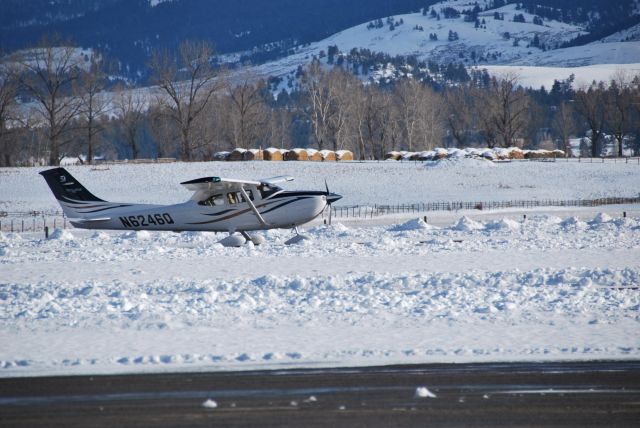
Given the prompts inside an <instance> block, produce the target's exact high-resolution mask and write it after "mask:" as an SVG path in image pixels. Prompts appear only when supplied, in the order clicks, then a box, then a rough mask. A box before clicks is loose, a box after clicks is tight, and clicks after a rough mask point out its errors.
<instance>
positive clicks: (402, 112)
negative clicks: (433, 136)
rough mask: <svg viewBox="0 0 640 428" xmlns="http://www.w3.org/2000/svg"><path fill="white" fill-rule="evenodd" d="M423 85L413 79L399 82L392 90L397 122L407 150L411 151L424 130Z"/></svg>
mask: <svg viewBox="0 0 640 428" xmlns="http://www.w3.org/2000/svg"><path fill="white" fill-rule="evenodd" d="M422 89H423V85H422V84H421V83H420V82H418V81H416V80H415V79H406V80H403V81H401V82H400V83H399V84H398V85H397V86H396V87H395V90H394V94H395V97H394V101H395V102H394V107H395V109H396V111H397V113H398V120H399V123H400V126H401V128H402V132H403V134H404V138H405V141H406V142H407V150H409V151H413V150H414V147H415V145H416V139H417V138H419V136H420V133H421V132H422V131H423V130H424V127H423V126H422V125H423V124H422V123H421V120H422V115H421V110H422V107H423V102H424V100H423V99H422Z"/></svg>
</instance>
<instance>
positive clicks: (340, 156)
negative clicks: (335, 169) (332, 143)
mask: <svg viewBox="0 0 640 428" xmlns="http://www.w3.org/2000/svg"><path fill="white" fill-rule="evenodd" d="M336 159H337V160H339V161H352V160H353V152H352V151H351V150H338V151H337V152H336Z"/></svg>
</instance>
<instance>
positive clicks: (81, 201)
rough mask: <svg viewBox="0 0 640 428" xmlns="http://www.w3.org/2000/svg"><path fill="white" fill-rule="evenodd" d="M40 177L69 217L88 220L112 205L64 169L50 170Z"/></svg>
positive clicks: (43, 172) (42, 173)
mask: <svg viewBox="0 0 640 428" xmlns="http://www.w3.org/2000/svg"><path fill="white" fill-rule="evenodd" d="M40 175H42V176H43V177H44V179H45V180H46V181H47V184H48V185H49V188H51V191H52V192H53V195H54V196H55V197H56V199H57V200H58V202H59V203H60V206H61V207H62V211H64V213H65V215H66V216H67V217H70V218H86V217H88V216H90V215H93V214H94V213H97V212H98V211H101V209H102V208H105V207H107V206H108V205H111V204H110V203H108V202H106V201H104V200H102V199H100V198H98V197H97V196H95V195H94V194H93V193H91V192H89V191H88V190H87V189H86V188H85V187H84V186H83V185H82V184H80V182H79V181H78V180H76V179H75V178H74V177H73V176H72V175H71V174H69V172H68V171H67V170H66V169H64V168H53V169H48V170H46V171H42V172H41V173H40Z"/></svg>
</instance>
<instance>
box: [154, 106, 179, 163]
mask: <svg viewBox="0 0 640 428" xmlns="http://www.w3.org/2000/svg"><path fill="white" fill-rule="evenodd" d="M148 111H149V118H150V120H151V134H152V135H153V138H154V140H155V142H156V153H157V154H158V157H159V158H165V157H172V156H175V153H176V152H177V146H176V142H177V141H178V140H179V138H180V137H179V135H178V130H177V129H176V126H175V123H173V122H171V121H168V120H166V116H165V115H164V114H163V113H162V111H161V110H160V109H159V106H157V105H151V106H150V107H149V110H148Z"/></svg>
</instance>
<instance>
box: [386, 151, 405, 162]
mask: <svg viewBox="0 0 640 428" xmlns="http://www.w3.org/2000/svg"><path fill="white" fill-rule="evenodd" d="M401 157H402V155H401V154H400V152H388V153H387V154H386V155H384V159H385V160H400V158H401Z"/></svg>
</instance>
